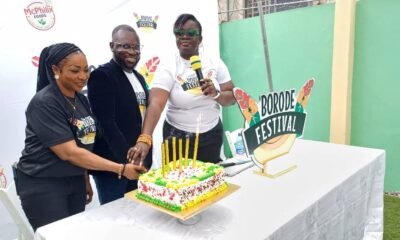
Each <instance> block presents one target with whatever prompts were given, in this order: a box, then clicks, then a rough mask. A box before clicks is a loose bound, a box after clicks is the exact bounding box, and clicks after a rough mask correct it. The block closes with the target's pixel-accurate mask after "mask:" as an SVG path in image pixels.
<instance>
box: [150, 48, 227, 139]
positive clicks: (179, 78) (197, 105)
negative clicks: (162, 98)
mask: <svg viewBox="0 0 400 240" xmlns="http://www.w3.org/2000/svg"><path fill="white" fill-rule="evenodd" d="M200 60H201V65H202V73H203V77H204V78H208V79H211V80H212V81H213V83H214V86H215V87H216V88H217V89H219V85H220V84H223V83H226V82H228V81H230V80H231V77H230V74H229V71H228V68H227V67H226V65H225V64H224V63H223V62H222V60H221V59H220V58H217V59H211V58H209V57H206V56H204V55H203V56H200ZM152 88H161V89H164V90H166V91H168V92H169V93H170V95H169V101H168V110H167V114H166V120H167V122H168V123H170V124H171V125H172V126H174V127H176V128H178V129H180V130H184V131H187V132H196V128H197V125H198V126H199V132H200V133H204V132H207V131H209V130H211V129H212V128H214V127H215V126H216V125H217V124H218V121H219V116H220V105H219V104H218V103H217V101H216V100H214V99H213V98H212V97H210V96H205V95H204V94H203V93H202V91H201V88H200V86H199V84H198V81H197V76H196V73H195V72H194V71H193V70H192V67H191V65H190V61H189V60H185V59H183V58H182V57H180V56H179V55H178V56H176V57H175V63H173V62H172V63H169V64H168V63H165V62H164V63H162V64H160V66H159V69H158V70H157V71H156V73H155V75H154V80H153V83H152ZM200 115H201V117H199V116H200ZM198 122H199V124H198Z"/></svg>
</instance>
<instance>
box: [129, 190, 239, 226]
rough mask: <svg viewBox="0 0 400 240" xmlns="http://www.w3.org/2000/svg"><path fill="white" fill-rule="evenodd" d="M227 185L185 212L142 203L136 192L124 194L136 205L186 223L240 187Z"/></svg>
mask: <svg viewBox="0 0 400 240" xmlns="http://www.w3.org/2000/svg"><path fill="white" fill-rule="evenodd" d="M227 184H228V188H227V189H226V190H225V191H223V192H219V193H217V194H216V195H214V196H213V197H212V198H210V199H207V200H205V201H203V202H201V203H199V204H197V205H196V206H194V207H192V208H189V209H187V210H184V211H181V212H172V211H170V210H168V209H165V208H163V207H160V206H157V205H154V204H152V203H149V202H146V201H143V200H141V199H139V198H137V197H136V193H137V190H133V191H131V192H128V193H125V197H126V198H128V199H130V200H133V201H135V202H138V203H141V204H144V205H146V206H149V207H151V208H153V209H155V210H158V211H161V212H163V213H166V214H168V215H170V216H172V217H175V218H177V219H179V220H182V221H186V220H188V219H189V218H191V217H193V216H195V215H196V214H198V213H200V212H202V211H204V210H205V209H207V208H208V207H210V206H211V205H213V204H214V203H217V202H218V201H219V200H221V199H223V198H225V197H226V196H229V195H231V194H232V193H234V192H235V191H237V190H238V189H239V188H240V186H239V185H236V184H232V183H227Z"/></svg>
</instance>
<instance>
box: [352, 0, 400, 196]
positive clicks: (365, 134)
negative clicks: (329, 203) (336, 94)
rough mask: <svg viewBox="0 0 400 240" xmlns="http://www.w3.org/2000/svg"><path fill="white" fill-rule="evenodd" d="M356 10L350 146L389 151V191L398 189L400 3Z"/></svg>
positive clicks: (365, 1)
mask: <svg viewBox="0 0 400 240" xmlns="http://www.w3.org/2000/svg"><path fill="white" fill-rule="evenodd" d="M356 11H357V12H356V35H355V50H354V54H355V55H354V57H355V62H354V73H353V102H352V103H353V105H352V131H351V144H353V145H358V146H366V147H373V148H382V149H385V150H386V175H385V190H388V191H393V190H400V126H399V124H398V121H399V120H400V111H399V110H400V107H399V103H398V102H399V101H398V96H399V90H400V14H399V11H400V1H399V0H385V1H382V0H362V1H360V2H359V3H358V4H357V10H356Z"/></svg>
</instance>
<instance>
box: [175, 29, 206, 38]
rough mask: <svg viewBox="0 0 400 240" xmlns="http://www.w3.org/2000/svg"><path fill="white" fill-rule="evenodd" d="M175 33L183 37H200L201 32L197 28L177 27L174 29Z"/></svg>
mask: <svg viewBox="0 0 400 240" xmlns="http://www.w3.org/2000/svg"><path fill="white" fill-rule="evenodd" d="M174 34H175V35H176V36H178V37H182V36H184V35H186V36H188V37H198V36H200V32H199V30H197V29H195V28H190V29H188V30H183V29H175V30H174Z"/></svg>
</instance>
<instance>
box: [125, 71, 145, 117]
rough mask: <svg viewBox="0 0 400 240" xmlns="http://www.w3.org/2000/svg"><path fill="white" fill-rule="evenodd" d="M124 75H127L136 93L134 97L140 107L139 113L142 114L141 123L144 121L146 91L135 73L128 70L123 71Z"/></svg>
mask: <svg viewBox="0 0 400 240" xmlns="http://www.w3.org/2000/svg"><path fill="white" fill-rule="evenodd" d="M124 73H125V75H126V76H127V77H128V80H129V82H130V83H131V85H132V87H133V90H134V91H135V94H136V99H137V102H138V105H139V109H140V114H141V115H142V123H143V121H144V115H145V113H146V105H147V104H146V103H147V99H146V93H145V92H144V89H143V87H142V85H141V84H140V82H139V80H138V79H137V77H136V76H135V74H133V73H129V72H125V71H124Z"/></svg>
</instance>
